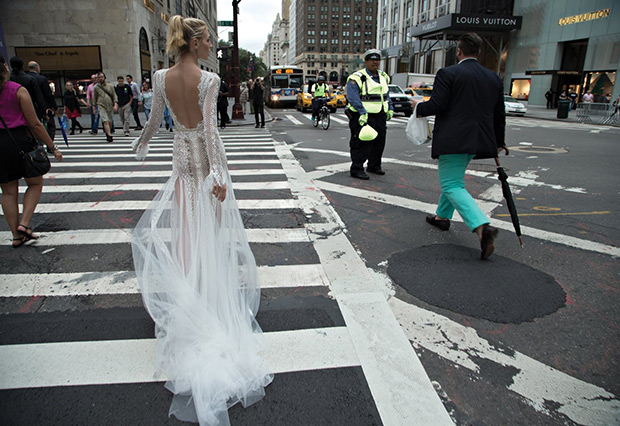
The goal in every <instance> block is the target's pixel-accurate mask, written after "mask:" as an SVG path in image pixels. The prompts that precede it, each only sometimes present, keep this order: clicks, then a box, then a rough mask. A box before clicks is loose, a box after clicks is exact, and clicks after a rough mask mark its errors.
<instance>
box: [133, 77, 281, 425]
mask: <svg viewBox="0 0 620 426" xmlns="http://www.w3.org/2000/svg"><path fill="white" fill-rule="evenodd" d="M167 71H168V70H161V71H158V72H156V73H155V74H154V76H153V80H154V88H153V89H154V94H153V104H152V111H151V116H150V119H149V121H148V122H147V124H146V126H145V129H144V131H143V133H142V134H141V136H140V137H139V138H137V139H136V140H134V142H133V144H132V146H133V147H134V149H135V150H136V152H137V154H136V157H137V158H138V159H140V160H141V159H143V158H144V157H145V156H146V154H147V152H148V142H149V140H150V139H151V138H152V137H153V135H154V134H155V132H157V130H158V128H159V125H160V123H161V121H162V117H163V113H164V106H167V107H168V110H169V111H170V113H171V114H172V118H173V119H174V123H175V129H174V148H173V168H172V176H171V177H170V179H169V180H168V181H167V182H166V183H165V184H164V186H163V188H162V189H161V191H160V192H159V193H158V194H157V195H156V196H155V198H154V199H153V201H152V202H151V203H150V205H149V207H148V208H147V210H146V211H145V213H144V215H143V216H142V218H141V219H140V221H139V222H138V224H137V226H136V228H135V230H134V232H133V236H132V240H131V244H132V251H133V258H134V264H135V269H136V275H137V277H138V283H139V285H140V290H141V292H142V298H143V300H144V305H145V306H146V309H147V310H148V312H149V314H150V315H151V317H153V320H154V321H155V334H156V337H157V353H156V370H157V373H158V374H159V373H161V374H163V375H165V377H166V378H167V380H168V381H167V382H166V388H167V389H169V390H170V391H171V392H172V393H174V397H173V400H172V405H171V407H170V414H174V415H175V416H176V417H177V418H178V419H180V420H185V421H193V422H199V423H200V425H229V424H230V423H229V419H228V408H229V407H231V406H232V405H234V404H236V403H237V402H241V403H242V404H243V406H244V407H247V406H248V405H251V404H253V403H254V402H256V401H258V400H260V399H261V398H262V397H263V396H264V395H265V390H264V388H265V386H267V385H268V384H269V383H270V382H271V381H272V380H273V374H272V373H271V372H270V371H269V370H268V369H267V368H266V366H265V365H264V364H263V361H262V359H261V358H260V357H259V355H258V352H259V351H260V350H262V349H263V348H264V342H263V340H264V339H263V334H262V331H261V329H260V327H259V325H258V323H257V322H256V319H255V316H256V312H257V310H258V306H259V301H260V288H259V285H258V280H257V271H256V262H255V260H254V256H253V254H252V252H251V250H250V246H249V244H248V241H247V236H246V233H245V230H244V228H243V223H242V221H241V216H240V214H239V209H238V207H237V201H236V200H235V196H234V194H233V191H232V183H231V181H230V176H229V174H228V169H227V164H226V154H225V152H224V145H223V143H222V140H221V139H220V136H219V133H218V131H217V119H216V101H217V95H218V92H219V88H220V79H219V77H218V76H217V75H216V74H213V73H210V72H206V71H202V75H201V79H200V84H199V87H198V88H197V90H198V91H199V105H198V106H199V107H200V108H201V109H202V117H203V120H202V122H201V123H200V124H198V126H196V127H195V128H193V129H186V128H184V127H183V125H181V123H180V122H179V121H178V120H177V118H176V117H175V114H174V110H173V109H172V107H171V106H170V102H169V101H168V99H167V96H166V86H165V78H166V73H167ZM214 183H217V184H219V185H222V184H226V187H227V193H226V199H225V200H224V201H223V202H221V203H220V202H219V201H218V200H217V199H216V198H215V197H214V196H213V195H212V193H211V191H212V189H213V184H214Z"/></svg>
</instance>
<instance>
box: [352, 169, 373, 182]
mask: <svg viewBox="0 0 620 426" xmlns="http://www.w3.org/2000/svg"><path fill="white" fill-rule="evenodd" d="M351 177H354V178H356V179H362V180H368V179H370V176H368V175H367V174H366V173H364V171H363V170H362V171H360V172H351Z"/></svg>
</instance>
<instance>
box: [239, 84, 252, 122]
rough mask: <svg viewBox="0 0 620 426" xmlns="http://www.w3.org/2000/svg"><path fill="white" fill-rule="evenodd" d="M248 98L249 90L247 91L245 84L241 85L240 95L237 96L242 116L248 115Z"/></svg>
mask: <svg viewBox="0 0 620 426" xmlns="http://www.w3.org/2000/svg"><path fill="white" fill-rule="evenodd" d="M249 98H250V89H248V86H247V84H245V83H241V93H240V94H239V102H241V105H243V114H244V115H245V114H247V113H248V108H247V106H248V99H249Z"/></svg>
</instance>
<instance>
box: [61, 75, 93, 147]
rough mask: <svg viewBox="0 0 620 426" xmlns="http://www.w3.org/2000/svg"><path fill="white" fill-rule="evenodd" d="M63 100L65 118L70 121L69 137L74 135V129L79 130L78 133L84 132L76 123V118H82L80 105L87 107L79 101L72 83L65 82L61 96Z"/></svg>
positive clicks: (83, 101)
mask: <svg viewBox="0 0 620 426" xmlns="http://www.w3.org/2000/svg"><path fill="white" fill-rule="evenodd" d="M63 100H64V103H65V115H66V116H67V118H70V119H71V133H69V134H70V135H74V134H75V128H76V127H77V128H78V129H80V133H82V131H83V130H84V128H83V127H82V125H81V124H80V122H79V121H78V117H81V116H82V113H81V112H80V105H84V106H88V104H87V103H86V101H85V100H84V99H81V98H80V97H79V96H78V94H77V92H76V91H75V89H74V88H73V83H71V82H70V81H67V83H66V84H65V93H64V95H63Z"/></svg>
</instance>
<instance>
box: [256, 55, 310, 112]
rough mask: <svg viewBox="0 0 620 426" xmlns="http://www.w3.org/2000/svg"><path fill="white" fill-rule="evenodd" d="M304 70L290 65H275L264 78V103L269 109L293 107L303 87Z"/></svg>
mask: <svg viewBox="0 0 620 426" xmlns="http://www.w3.org/2000/svg"><path fill="white" fill-rule="evenodd" d="M303 82H304V70H303V69H302V68H297V67H294V66H290V65H276V66H272V67H271V69H270V70H269V75H268V76H267V77H265V103H266V104H267V105H268V106H270V107H280V106H285V105H295V104H296V103H297V93H299V92H300V91H301V89H302V87H303Z"/></svg>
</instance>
